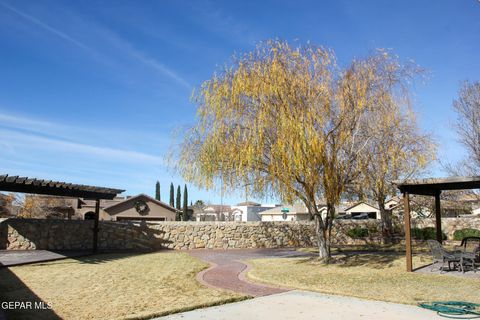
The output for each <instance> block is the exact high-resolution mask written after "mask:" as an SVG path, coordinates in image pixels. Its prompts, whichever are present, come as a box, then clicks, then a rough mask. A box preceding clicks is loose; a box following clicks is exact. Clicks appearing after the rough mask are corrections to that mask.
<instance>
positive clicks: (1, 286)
mask: <svg viewBox="0 0 480 320" xmlns="http://www.w3.org/2000/svg"><path fill="white" fill-rule="evenodd" d="M0 299H1V302H2V309H3V311H4V312H5V314H6V317H7V319H39V320H44V319H45V320H46V319H52V320H56V319H61V318H60V317H59V316H58V315H57V314H56V313H55V311H54V309H49V305H48V303H49V301H43V300H42V299H41V298H40V297H39V296H37V295H36V294H35V293H34V292H33V291H31V290H30V289H29V288H28V286H26V285H25V284H24V283H23V282H22V281H21V280H20V279H19V278H18V277H17V276H16V275H15V274H14V273H13V272H12V271H10V269H8V268H1V269H0ZM9 302H11V303H15V302H17V303H22V304H20V305H17V306H16V307H15V305H13V306H11V305H10V304H7V303H9ZM10 306H11V307H12V308H10ZM52 307H53V308H55V306H52Z"/></svg>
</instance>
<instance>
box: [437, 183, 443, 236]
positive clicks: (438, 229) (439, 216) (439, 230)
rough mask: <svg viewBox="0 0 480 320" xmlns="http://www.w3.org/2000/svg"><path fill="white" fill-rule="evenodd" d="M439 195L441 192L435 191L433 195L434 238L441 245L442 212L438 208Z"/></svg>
mask: <svg viewBox="0 0 480 320" xmlns="http://www.w3.org/2000/svg"><path fill="white" fill-rule="evenodd" d="M440 193H441V191H437V192H436V193H435V230H436V233H435V235H436V237H437V241H438V242H440V243H442V241H443V237H442V211H441V207H440Z"/></svg>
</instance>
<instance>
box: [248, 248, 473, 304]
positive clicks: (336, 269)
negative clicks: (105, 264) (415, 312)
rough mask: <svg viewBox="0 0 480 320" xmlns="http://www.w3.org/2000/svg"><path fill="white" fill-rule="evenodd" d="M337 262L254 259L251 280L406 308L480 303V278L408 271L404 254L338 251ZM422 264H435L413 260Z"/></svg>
mask: <svg viewBox="0 0 480 320" xmlns="http://www.w3.org/2000/svg"><path fill="white" fill-rule="evenodd" d="M335 256H336V258H337V262H336V263H335V264H331V265H327V266H325V265H322V264H320V263H319V261H318V259H317V258H285V259H255V260H251V261H249V262H250V263H251V264H252V266H253V269H252V270H251V271H250V272H249V273H248V277H249V278H250V279H252V280H253V281H259V282H264V283H269V284H274V285H275V284H276V285H280V286H287V287H292V288H298V289H305V290H312V291H317V292H323V293H328V294H338V295H345V296H353V297H359V298H366V299H373V300H383V301H389V302H398V303H405V304H417V303H418V302H421V301H438V300H462V301H470V302H475V303H480V294H479V292H480V278H476V279H472V278H468V279H467V278H460V277H454V276H447V275H435V274H419V273H408V272H406V271H405V257H404V254H403V253H399V252H376V253H371V252H366V253H360V254H353V253H350V254H345V252H344V253H338V254H336V255H335ZM414 263H415V264H416V265H417V266H420V265H425V264H428V263H430V259H429V258H428V256H426V255H422V254H418V255H416V256H415V257H414Z"/></svg>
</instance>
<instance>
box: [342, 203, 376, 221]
mask: <svg viewBox="0 0 480 320" xmlns="http://www.w3.org/2000/svg"><path fill="white" fill-rule="evenodd" d="M364 212H368V213H370V212H373V213H375V217H376V219H378V220H380V219H381V216H380V210H378V209H377V208H375V207H374V206H371V205H369V204H368V203H365V202H360V203H358V204H356V205H355V206H353V207H350V208H348V209H346V210H345V213H346V214H349V215H352V216H354V215H356V214H360V213H364Z"/></svg>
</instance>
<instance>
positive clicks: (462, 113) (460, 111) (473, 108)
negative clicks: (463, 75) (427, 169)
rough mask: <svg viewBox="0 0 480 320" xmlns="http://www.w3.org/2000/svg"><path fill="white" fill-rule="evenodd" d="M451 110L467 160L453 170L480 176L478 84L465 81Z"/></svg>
mask: <svg viewBox="0 0 480 320" xmlns="http://www.w3.org/2000/svg"><path fill="white" fill-rule="evenodd" d="M453 108H454V109H455V111H456V113H457V121H456V125H455V128H456V130H457V133H458V135H459V140H460V142H461V143H462V145H463V146H464V147H465V149H466V151H467V158H466V159H464V161H462V162H461V164H460V165H457V166H455V167H453V169H454V171H456V173H457V174H461V175H472V176H477V175H480V82H478V81H475V82H469V81H465V82H464V83H463V84H462V86H461V88H460V90H459V94H458V98H457V99H456V100H455V101H454V102H453Z"/></svg>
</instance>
